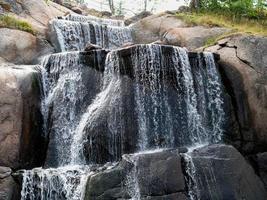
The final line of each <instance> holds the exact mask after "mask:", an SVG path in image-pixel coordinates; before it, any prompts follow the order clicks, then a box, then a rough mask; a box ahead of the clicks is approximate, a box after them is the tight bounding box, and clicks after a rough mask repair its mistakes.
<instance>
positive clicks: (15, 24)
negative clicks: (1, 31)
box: [0, 15, 35, 34]
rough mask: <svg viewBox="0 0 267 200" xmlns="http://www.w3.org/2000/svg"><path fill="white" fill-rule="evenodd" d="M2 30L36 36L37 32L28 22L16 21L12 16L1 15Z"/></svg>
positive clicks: (0, 26) (0, 24)
mask: <svg viewBox="0 0 267 200" xmlns="http://www.w3.org/2000/svg"><path fill="white" fill-rule="evenodd" d="M0 28H11V29H18V30H21V31H26V32H29V33H31V34H35V31H34V30H33V28H32V26H31V25H30V24H29V23H28V22H25V21H22V20H19V19H16V18H15V17H13V16H10V15H0Z"/></svg>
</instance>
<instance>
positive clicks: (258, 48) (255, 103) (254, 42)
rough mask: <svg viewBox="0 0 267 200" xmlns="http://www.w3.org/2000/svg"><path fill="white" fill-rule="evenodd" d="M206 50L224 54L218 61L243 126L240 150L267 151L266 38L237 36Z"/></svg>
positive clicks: (238, 118) (241, 128)
mask: <svg viewBox="0 0 267 200" xmlns="http://www.w3.org/2000/svg"><path fill="white" fill-rule="evenodd" d="M215 47H216V48H215ZM206 50H208V51H212V52H216V53H218V54H219V55H220V57H221V59H220V62H219V64H220V68H221V72H222V76H223V80H224V84H225V86H226V89H227V90H228V93H229V94H230V95H231V99H232V101H233V106H234V110H235V112H236V117H237V120H238V124H239V127H240V132H241V137H242V139H237V140H238V141H240V143H241V144H240V145H241V147H240V150H241V151H243V152H246V153H256V152H264V151H266V150H267V123H266V121H267V101H266V99H267V98H266V96H267V78H266V74H267V68H266V67H265V66H267V57H266V54H267V39H266V37H261V36H249V35H235V36H232V37H229V38H227V39H223V40H222V41H219V42H218V45H216V46H212V47H209V48H207V49H206ZM233 140H234V141H237V140H235V139H233Z"/></svg>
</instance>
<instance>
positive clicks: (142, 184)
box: [136, 150, 185, 197]
mask: <svg viewBox="0 0 267 200" xmlns="http://www.w3.org/2000/svg"><path fill="white" fill-rule="evenodd" d="M136 169H137V180H138V185H139V189H140V194H141V196H151V197H153V196H164V195H169V194H175V193H179V192H181V191H184V190H185V181H184V177H183V173H182V167H181V159H180V155H179V153H178V151H176V150H174V151H163V152H158V153H150V154H149V153H148V154H140V155H137V157H136Z"/></svg>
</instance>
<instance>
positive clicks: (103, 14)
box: [100, 11, 112, 17]
mask: <svg viewBox="0 0 267 200" xmlns="http://www.w3.org/2000/svg"><path fill="white" fill-rule="evenodd" d="M100 15H101V16H102V17H111V16H112V13H111V12H108V11H102V12H100Z"/></svg>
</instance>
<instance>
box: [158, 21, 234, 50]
mask: <svg viewBox="0 0 267 200" xmlns="http://www.w3.org/2000/svg"><path fill="white" fill-rule="evenodd" d="M227 32H230V29H226V28H217V27H215V28H206V27H202V26H195V27H186V28H173V29H170V30H168V31H167V32H166V33H165V34H164V36H163V41H164V42H165V43H166V44H169V45H175V46H181V47H187V48H188V49H189V50H195V49H197V48H199V47H202V46H204V45H205V43H206V42H207V41H208V39H210V38H216V37H218V36H220V35H222V34H225V33H227Z"/></svg>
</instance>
